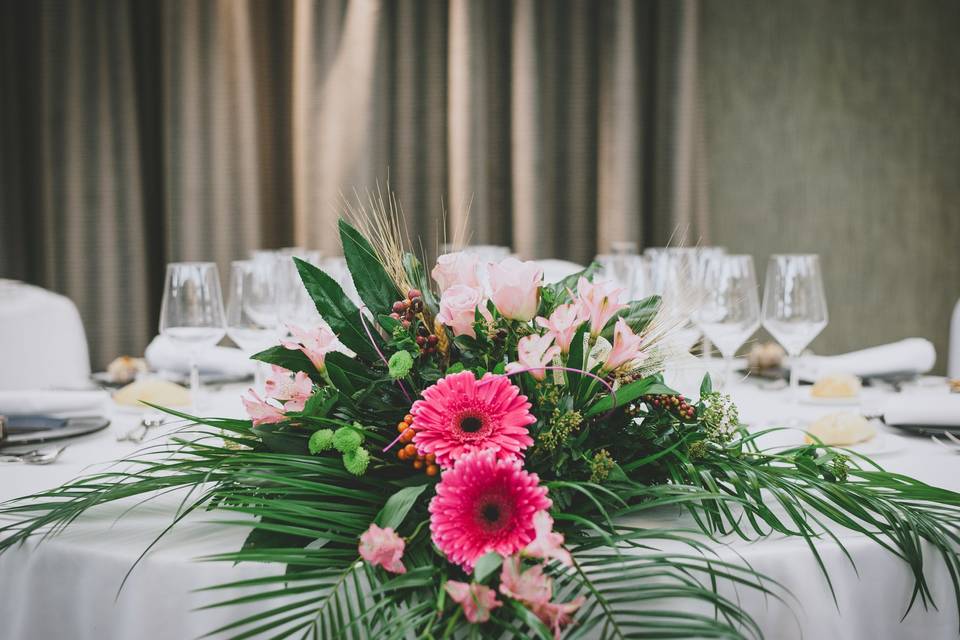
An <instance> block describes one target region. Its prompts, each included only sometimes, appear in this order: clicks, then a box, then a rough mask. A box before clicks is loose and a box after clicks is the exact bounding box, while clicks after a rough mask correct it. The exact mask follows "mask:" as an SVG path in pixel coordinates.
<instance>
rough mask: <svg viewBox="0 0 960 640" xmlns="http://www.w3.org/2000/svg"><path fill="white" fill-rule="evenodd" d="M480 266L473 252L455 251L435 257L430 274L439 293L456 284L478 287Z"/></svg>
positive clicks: (479, 285)
mask: <svg viewBox="0 0 960 640" xmlns="http://www.w3.org/2000/svg"><path fill="white" fill-rule="evenodd" d="M480 267H481V262H480V258H479V257H477V256H476V255H475V254H471V253H467V252H465V251H457V252H455V253H445V254H443V255H442V256H440V257H439V258H437V264H436V266H435V267H433V271H431V272H430V275H432V276H433V279H434V280H436V282H437V286H439V287H440V293H443V292H444V291H446V290H447V289H449V288H450V287H453V286H455V285H458V284H462V285H465V286H468V287H472V288H474V289H480V288H482V285H481V284H480Z"/></svg>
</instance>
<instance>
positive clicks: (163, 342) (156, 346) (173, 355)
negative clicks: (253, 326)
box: [144, 336, 254, 376]
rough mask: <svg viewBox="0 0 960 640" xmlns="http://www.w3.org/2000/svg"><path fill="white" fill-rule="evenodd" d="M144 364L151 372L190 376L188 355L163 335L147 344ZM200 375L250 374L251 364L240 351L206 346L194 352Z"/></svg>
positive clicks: (252, 368) (252, 366)
mask: <svg viewBox="0 0 960 640" xmlns="http://www.w3.org/2000/svg"><path fill="white" fill-rule="evenodd" d="M144 357H145V358H146V359H147V364H148V365H149V366H150V368H151V369H152V370H154V371H174V372H177V373H184V374H186V373H190V354H189V352H188V351H187V350H186V349H184V348H183V347H182V346H180V345H179V344H177V343H175V342H173V341H172V340H170V339H169V338H166V337H164V336H157V337H155V338H154V339H153V340H151V341H150V344H149V345H147V349H146V351H145V352H144ZM197 366H198V367H199V368H200V372H201V373H205V374H210V375H218V376H219V375H223V376H233V375H237V376H244V375H252V374H253V371H254V362H253V360H251V359H250V358H249V356H248V355H247V354H246V353H244V352H243V351H241V350H240V349H231V348H230V347H205V348H202V349H201V350H200V351H199V352H198V353H197Z"/></svg>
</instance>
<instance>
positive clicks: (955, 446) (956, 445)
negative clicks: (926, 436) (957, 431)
mask: <svg viewBox="0 0 960 640" xmlns="http://www.w3.org/2000/svg"><path fill="white" fill-rule="evenodd" d="M943 435H944V436H946V438H947V440H949V441H950V443H947V442H944V441H942V440H941V439H940V438H938V437H937V436H930V439H931V440H933V441H934V442H936V443H937V444H938V445H940V446H941V447H943V448H944V449H948V450H950V451H953V452H955V453H960V438H958V437H957V436H955V435H953V434H952V433H950V432H949V431H944V432H943Z"/></svg>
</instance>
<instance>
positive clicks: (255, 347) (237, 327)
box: [227, 258, 279, 389]
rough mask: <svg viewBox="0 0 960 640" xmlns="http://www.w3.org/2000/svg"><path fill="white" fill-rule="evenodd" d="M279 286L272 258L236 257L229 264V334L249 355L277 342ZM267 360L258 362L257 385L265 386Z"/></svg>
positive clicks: (259, 387)
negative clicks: (274, 273) (265, 364)
mask: <svg viewBox="0 0 960 640" xmlns="http://www.w3.org/2000/svg"><path fill="white" fill-rule="evenodd" d="M275 294H276V288H275V287H274V280H273V262H272V260H265V259H256V258H255V259H254V260H236V261H234V262H232V263H231V264H230V297H229V298H228V301H227V335H228V336H230V339H231V340H233V341H234V342H235V343H237V346H238V347H240V348H241V349H243V351H244V352H246V353H247V354H248V355H253V354H254V353H256V352H258V351H263V350H264V349H267V348H268V347H270V346H272V345H274V344H276V342H277V338H278V337H279V336H278V335H277V312H276V295H275ZM264 374H265V370H264V363H262V362H257V363H256V379H255V381H254V384H255V386H256V388H257V389H262V388H263V382H264V379H265V378H264Z"/></svg>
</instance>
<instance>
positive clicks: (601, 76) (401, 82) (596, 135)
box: [293, 0, 706, 261]
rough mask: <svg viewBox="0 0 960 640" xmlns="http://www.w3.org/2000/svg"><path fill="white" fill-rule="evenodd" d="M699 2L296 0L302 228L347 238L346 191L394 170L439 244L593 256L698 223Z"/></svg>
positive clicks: (428, 244) (418, 218)
mask: <svg viewBox="0 0 960 640" xmlns="http://www.w3.org/2000/svg"><path fill="white" fill-rule="evenodd" d="M697 12H698V5H697V3H696V2H695V1H693V0H685V1H684V2H681V3H673V2H639V1H634V0H614V1H610V2H603V3H596V2H590V1H588V0H581V1H564V2H556V1H549V2H547V1H539V2H538V1H534V0H516V1H512V2H504V1H500V2H496V1H494V2H475V1H472V0H453V1H452V2H440V1H423V2H382V1H378V0H353V1H351V2H346V3H342V2H333V3H331V2H323V3H315V2H311V1H310V0H297V2H295V8H294V14H295V18H294V25H295V27H294V33H293V49H294V53H293V57H294V72H293V95H294V110H293V119H294V120H293V123H294V135H293V145H294V157H295V159H296V160H295V162H294V167H295V172H296V173H295V176H296V179H295V190H296V198H295V207H294V218H295V237H296V239H297V240H298V242H300V243H303V244H306V245H311V246H318V247H321V248H323V249H325V250H327V251H336V250H337V241H336V236H335V234H334V233H333V230H334V228H335V227H334V222H335V220H336V218H337V216H338V215H339V213H340V210H341V204H342V200H343V198H346V199H348V200H349V199H353V198H354V196H355V193H360V194H361V195H362V194H364V193H366V192H367V191H368V190H370V189H376V188H377V187H378V185H379V186H380V188H383V189H385V188H386V181H387V179H388V178H389V186H390V188H391V189H392V190H393V191H395V192H396V193H397V194H398V196H399V198H400V201H401V203H402V204H403V207H404V210H405V217H406V219H407V221H408V223H409V224H410V226H411V229H412V230H414V231H415V232H416V233H418V234H420V235H421V236H422V239H423V242H424V245H425V248H427V250H428V251H432V250H433V249H434V248H436V246H437V245H438V244H439V243H441V242H442V241H443V239H444V238H447V239H453V238H462V237H465V236H467V237H470V238H471V240H472V241H473V242H478V243H496V244H508V245H511V246H513V247H514V249H515V250H516V251H518V252H519V253H521V254H522V255H525V256H528V257H542V256H561V257H567V258H571V259H575V260H579V261H587V260H589V259H590V258H591V257H592V256H593V255H594V254H596V253H597V252H598V250H604V249H606V248H607V247H608V246H609V243H610V241H611V240H612V239H615V238H616V239H625V238H629V239H633V240H636V241H640V242H645V243H647V244H652V243H656V242H663V241H665V240H666V239H667V238H669V237H671V236H673V237H674V240H675V241H678V240H682V239H684V237H686V238H699V237H702V236H704V235H705V234H706V215H705V211H706V210H705V202H704V199H703V197H702V196H703V193H702V192H696V189H695V185H696V184H697V183H696V180H697V176H699V175H700V173H699V167H700V165H701V164H702V163H701V162H700V158H701V157H702V148H701V147H698V146H697V142H698V141H699V140H700V139H699V138H698V137H697V135H698V132H699V131H700V129H699V127H697V126H696V125H695V122H696V120H697V118H698V117H699V115H700V111H699V103H698V101H697V77H696V72H697V64H696V33H697ZM444 213H446V221H444V217H443V214H444ZM654 213H656V215H654ZM676 228H680V229H681V230H682V231H683V234H684V237H680V236H677V235H675V234H674V233H673V232H674V230H675V229H676Z"/></svg>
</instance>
